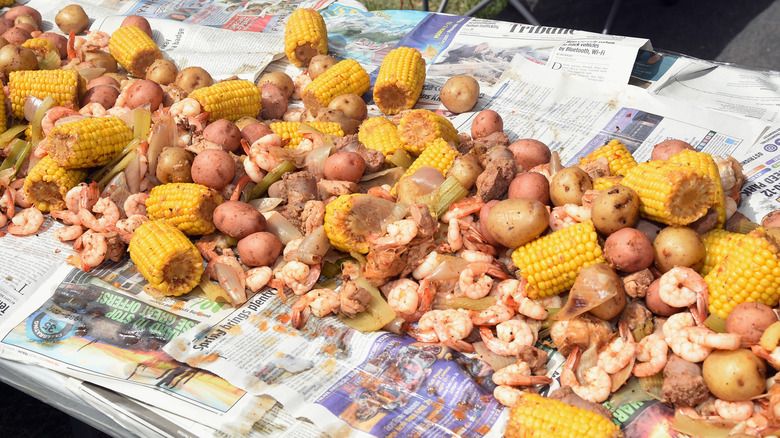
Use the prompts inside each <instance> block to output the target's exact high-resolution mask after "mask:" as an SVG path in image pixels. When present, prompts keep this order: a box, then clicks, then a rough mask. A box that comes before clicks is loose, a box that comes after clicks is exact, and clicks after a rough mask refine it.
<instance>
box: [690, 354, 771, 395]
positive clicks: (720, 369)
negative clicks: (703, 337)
mask: <svg viewBox="0 0 780 438" xmlns="http://www.w3.org/2000/svg"><path fill="white" fill-rule="evenodd" d="M701 372H702V376H703V377H704V382H705V383H706V384H707V387H708V388H709V389H710V392H711V393H712V395H714V396H715V397H717V398H719V399H722V400H727V401H745V400H749V399H750V398H751V397H755V396H757V395H760V394H763V393H764V390H765V389H766V380H765V377H766V363H764V360H763V359H760V358H759V357H758V356H756V355H755V354H753V352H752V351H750V350H746V349H742V348H740V349H738V350H731V351H728V350H715V351H713V352H712V353H710V355H709V356H707V358H706V359H704V363H703V364H702V368H701Z"/></svg>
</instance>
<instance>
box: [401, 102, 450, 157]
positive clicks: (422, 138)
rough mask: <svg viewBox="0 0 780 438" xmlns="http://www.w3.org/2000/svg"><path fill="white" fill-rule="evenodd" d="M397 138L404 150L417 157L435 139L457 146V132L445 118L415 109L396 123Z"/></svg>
mask: <svg viewBox="0 0 780 438" xmlns="http://www.w3.org/2000/svg"><path fill="white" fill-rule="evenodd" d="M398 137H399V138H400V139H401V141H402V142H403V143H404V149H406V150H407V151H409V152H411V153H413V154H415V155H419V154H420V153H422V151H424V150H425V148H426V147H427V146H428V145H429V144H431V142H433V140H435V139H437V138H442V139H444V141H451V142H453V143H455V144H458V130H457V129H455V127H454V126H453V125H452V122H450V121H449V120H448V119H447V118H445V117H444V116H441V115H439V114H436V113H434V112H432V111H428V110H424V109H417V110H412V111H409V112H408V113H406V114H404V116H403V117H401V121H400V122H399V123H398Z"/></svg>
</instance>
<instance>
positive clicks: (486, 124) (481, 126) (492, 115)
mask: <svg viewBox="0 0 780 438" xmlns="http://www.w3.org/2000/svg"><path fill="white" fill-rule="evenodd" d="M503 131H504V119H502V118H501V114H499V113H497V112H495V111H493V110H489V109H486V110H482V111H480V112H479V114H477V117H474V121H473V122H471V137H472V138H482V137H487V136H488V135H490V134H493V133H494V132H503Z"/></svg>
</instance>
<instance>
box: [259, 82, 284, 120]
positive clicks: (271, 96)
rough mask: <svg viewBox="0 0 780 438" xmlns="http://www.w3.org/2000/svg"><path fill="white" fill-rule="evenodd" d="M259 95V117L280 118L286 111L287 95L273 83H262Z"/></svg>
mask: <svg viewBox="0 0 780 438" xmlns="http://www.w3.org/2000/svg"><path fill="white" fill-rule="evenodd" d="M260 97H261V100H262V105H261V108H262V109H261V110H260V117H262V118H263V119H265V120H272V119H281V118H282V116H283V115H284V113H285V112H286V111H287V96H285V95H284V92H283V91H282V89H281V88H279V87H278V86H276V85H274V84H263V85H262V86H261V87H260Z"/></svg>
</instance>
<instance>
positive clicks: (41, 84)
mask: <svg viewBox="0 0 780 438" xmlns="http://www.w3.org/2000/svg"><path fill="white" fill-rule="evenodd" d="M8 89H9V92H10V94H9V98H10V100H11V110H12V112H13V115H14V117H16V118H17V119H20V120H21V119H23V118H24V99H25V98H26V97H27V96H34V97H37V98H38V99H43V98H45V97H46V96H51V97H52V98H53V99H54V104H55V105H59V106H71V107H73V108H76V109H78V105H79V74H78V72H77V71H76V70H20V71H14V72H11V73H10V74H9V75H8Z"/></svg>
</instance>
